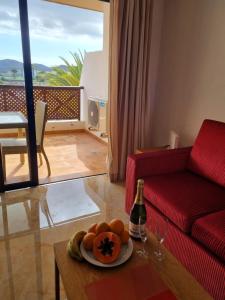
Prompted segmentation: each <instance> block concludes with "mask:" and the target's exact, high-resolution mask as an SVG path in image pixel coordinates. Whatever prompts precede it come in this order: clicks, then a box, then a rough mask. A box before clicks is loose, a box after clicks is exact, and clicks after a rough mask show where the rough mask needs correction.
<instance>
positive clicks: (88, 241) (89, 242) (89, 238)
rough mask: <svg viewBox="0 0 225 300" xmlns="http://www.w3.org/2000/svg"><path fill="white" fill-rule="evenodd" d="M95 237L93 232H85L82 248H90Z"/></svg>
mask: <svg viewBox="0 0 225 300" xmlns="http://www.w3.org/2000/svg"><path fill="white" fill-rule="evenodd" d="M95 237H96V234H95V233H93V232H88V233H86V234H85V236H84V238H83V246H84V249H86V250H92V248H93V243H94V239H95Z"/></svg>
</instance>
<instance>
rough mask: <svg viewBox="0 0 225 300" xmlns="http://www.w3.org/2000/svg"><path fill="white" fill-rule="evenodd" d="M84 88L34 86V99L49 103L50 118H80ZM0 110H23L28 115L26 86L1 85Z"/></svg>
mask: <svg viewBox="0 0 225 300" xmlns="http://www.w3.org/2000/svg"><path fill="white" fill-rule="evenodd" d="M82 89H83V87H81V86H77V87H72V86H68V87H64V86H62V87H61V86H60V87H58V86H57V87H53V86H34V101H35V102H36V101H38V100H41V101H44V102H46V103H47V104H48V120H71V119H77V120H80V92H81V90H82ZM0 111H21V112H22V113H23V114H24V115H26V101H25V88H24V86H18V85H0Z"/></svg>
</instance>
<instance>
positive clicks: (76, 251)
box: [67, 231, 86, 261]
mask: <svg viewBox="0 0 225 300" xmlns="http://www.w3.org/2000/svg"><path fill="white" fill-rule="evenodd" d="M85 235H86V231H78V232H77V233H75V234H74V236H73V237H72V238H71V239H70V240H69V242H68V244H67V252H68V253H69V255H70V256H71V257H72V258H76V259H77V260H79V261H82V260H83V256H82V254H81V252H80V244H81V242H82V240H83V238H84V236H85Z"/></svg>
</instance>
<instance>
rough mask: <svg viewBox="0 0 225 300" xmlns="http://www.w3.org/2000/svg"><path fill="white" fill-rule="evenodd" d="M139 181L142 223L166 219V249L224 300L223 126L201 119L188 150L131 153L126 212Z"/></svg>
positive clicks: (224, 125)
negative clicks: (143, 207)
mask: <svg viewBox="0 0 225 300" xmlns="http://www.w3.org/2000/svg"><path fill="white" fill-rule="evenodd" d="M138 178H143V179H144V180H145V185H144V197H145V204H146V209H147V215H148V216H149V217H150V218H148V221H147V224H148V225H149V226H150V224H149V220H150V219H151V221H152V222H154V220H156V219H157V220H158V221H160V222H164V220H165V219H164V218H163V216H166V217H167V218H168V219H169V225H168V226H169V231H168V235H167V238H166V241H165V246H166V247H167V248H168V249H169V250H170V252H172V253H173V255H174V256H176V257H177V259H178V260H179V261H180V262H181V263H182V264H183V265H184V266H185V267H186V269H188V270H189V272H191V273H192V274H193V275H194V276H195V278H196V279H197V280H198V281H199V283H200V284H201V285H202V286H203V287H204V288H205V289H206V290H207V291H208V292H209V294H211V295H212V297H213V298H214V299H219V300H224V299H225V123H222V122H217V121H213V120H205V121H204V122H203V124H202V127H201V129H200V132H199V134H198V137H197V139H196V141H195V143H194V145H193V147H189V148H180V149H174V150H164V151H159V152H151V153H150V152H149V153H142V154H136V155H130V156H129V157H128V161H127V176H126V211H127V213H130V210H131V207H132V204H133V201H134V197H135V194H136V182H137V179H138ZM150 229H151V228H150Z"/></svg>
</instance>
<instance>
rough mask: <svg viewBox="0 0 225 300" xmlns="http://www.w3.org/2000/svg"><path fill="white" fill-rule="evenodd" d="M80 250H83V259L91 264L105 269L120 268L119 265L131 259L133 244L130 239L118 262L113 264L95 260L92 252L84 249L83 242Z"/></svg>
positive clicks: (123, 246)
mask: <svg viewBox="0 0 225 300" xmlns="http://www.w3.org/2000/svg"><path fill="white" fill-rule="evenodd" d="M80 250H81V254H82V255H83V257H84V258H85V259H86V260H87V261H88V262H89V263H91V264H93V265H95V266H98V267H104V268H108V267H116V266H119V265H121V264H123V263H125V261H127V260H128V259H129V258H130V256H131V254H132V252H133V242H132V240H131V239H129V241H128V244H127V245H122V247H121V252H120V255H119V257H118V258H117V260H116V261H114V262H113V263H111V264H103V263H101V262H100V261H98V260H97V259H95V257H94V255H93V253H92V251H87V250H85V249H84V246H83V242H82V243H81V245H80Z"/></svg>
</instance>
